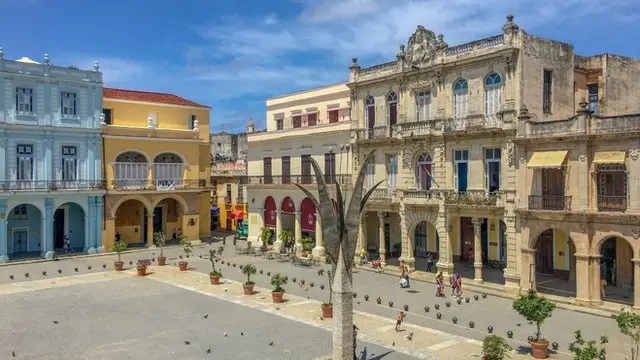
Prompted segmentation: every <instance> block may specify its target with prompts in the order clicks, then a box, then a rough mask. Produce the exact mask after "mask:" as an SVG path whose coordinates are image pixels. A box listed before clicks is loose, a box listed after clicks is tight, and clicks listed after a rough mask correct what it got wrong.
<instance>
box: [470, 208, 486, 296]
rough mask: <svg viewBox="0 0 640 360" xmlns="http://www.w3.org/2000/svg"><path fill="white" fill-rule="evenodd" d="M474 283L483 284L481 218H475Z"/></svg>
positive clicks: (473, 220)
mask: <svg viewBox="0 0 640 360" xmlns="http://www.w3.org/2000/svg"><path fill="white" fill-rule="evenodd" d="M471 221H472V222H473V281H475V282H478V283H482V282H483V280H482V242H481V239H480V226H481V225H482V219H481V218H473V219H472V220H471Z"/></svg>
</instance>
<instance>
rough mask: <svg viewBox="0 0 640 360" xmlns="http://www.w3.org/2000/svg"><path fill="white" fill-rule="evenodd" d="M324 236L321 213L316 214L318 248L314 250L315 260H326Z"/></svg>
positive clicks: (312, 252)
mask: <svg viewBox="0 0 640 360" xmlns="http://www.w3.org/2000/svg"><path fill="white" fill-rule="evenodd" d="M324 251H325V249H324V236H323V234H322V219H321V218H320V213H319V212H316V247H314V248H313V250H312V251H311V254H312V255H313V257H314V258H324Z"/></svg>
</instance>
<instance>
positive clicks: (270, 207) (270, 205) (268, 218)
mask: <svg viewBox="0 0 640 360" xmlns="http://www.w3.org/2000/svg"><path fill="white" fill-rule="evenodd" d="M264 226H266V227H270V228H275V227H276V201H275V200H273V198H272V197H271V196H269V197H268V198H267V199H266V200H265V201H264Z"/></svg>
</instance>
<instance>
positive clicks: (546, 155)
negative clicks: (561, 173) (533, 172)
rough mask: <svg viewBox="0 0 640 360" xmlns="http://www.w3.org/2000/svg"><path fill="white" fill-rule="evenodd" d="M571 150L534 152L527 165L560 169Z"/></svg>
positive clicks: (534, 167) (537, 167)
mask: <svg viewBox="0 0 640 360" xmlns="http://www.w3.org/2000/svg"><path fill="white" fill-rule="evenodd" d="M567 153H569V151H566V150H563V151H540V152H534V153H533V156H531V160H529V163H528V164H527V166H528V167H529V168H531V169H558V168H560V167H562V164H564V160H565V159H566V158H567Z"/></svg>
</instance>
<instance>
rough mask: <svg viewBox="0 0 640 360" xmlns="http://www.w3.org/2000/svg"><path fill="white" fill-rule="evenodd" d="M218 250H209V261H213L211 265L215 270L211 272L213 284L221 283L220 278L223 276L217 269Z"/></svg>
mask: <svg viewBox="0 0 640 360" xmlns="http://www.w3.org/2000/svg"><path fill="white" fill-rule="evenodd" d="M216 254H217V253H216V251H215V250H213V249H211V250H209V261H211V267H212V268H213V270H212V271H211V272H210V273H209V279H210V280H211V285H218V284H220V278H221V277H222V273H221V272H220V271H218V270H216Z"/></svg>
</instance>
